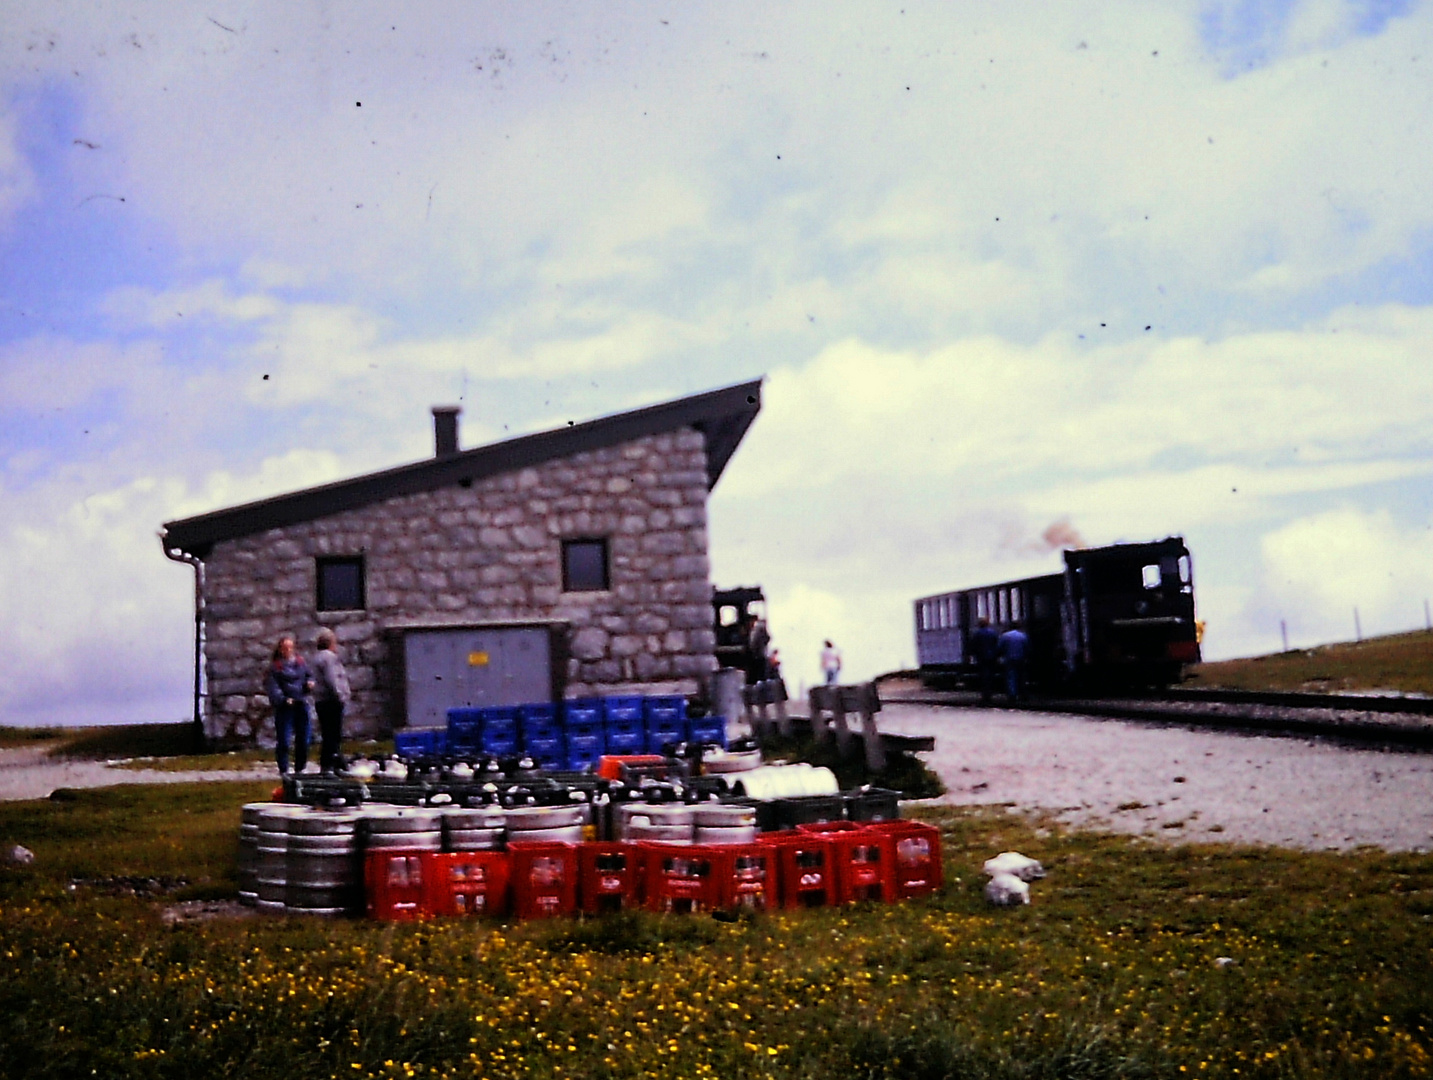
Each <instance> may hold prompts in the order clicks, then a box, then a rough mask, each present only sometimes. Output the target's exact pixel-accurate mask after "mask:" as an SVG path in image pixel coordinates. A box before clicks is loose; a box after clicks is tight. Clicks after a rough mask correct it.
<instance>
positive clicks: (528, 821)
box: [503, 803, 592, 844]
mask: <svg viewBox="0 0 1433 1080" xmlns="http://www.w3.org/2000/svg"><path fill="white" fill-rule="evenodd" d="M503 816H504V820H505V821H506V824H507V839H508V841H509V842H512V841H514V840H519V841H523V842H530V841H536V842H541V841H547V842H557V843H563V844H580V843H581V842H582V841H583V839H584V836H583V832H584V829H585V827H586V826H587V825H589V824H591V822H592V808H591V807H590V806H589V805H587V804H586V803H582V804H580V805H576V806H514V807H510V808H509V809H507V810H505V811H503Z"/></svg>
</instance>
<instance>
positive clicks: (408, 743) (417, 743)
mask: <svg viewBox="0 0 1433 1080" xmlns="http://www.w3.org/2000/svg"><path fill="white" fill-rule="evenodd" d="M446 735H447V732H444V731H441V730H439V729H437V728H414V729H410V730H408V731H395V732H394V733H393V749H394V751H395V752H396V753H397V754H398V756H399V757H405V758H415V757H430V756H432V755H435V754H441V753H444V752H445V749H446V746H447V738H446Z"/></svg>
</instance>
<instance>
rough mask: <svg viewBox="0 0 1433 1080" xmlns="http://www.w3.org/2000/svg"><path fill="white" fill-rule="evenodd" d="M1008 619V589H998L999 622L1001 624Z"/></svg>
mask: <svg viewBox="0 0 1433 1080" xmlns="http://www.w3.org/2000/svg"><path fill="white" fill-rule="evenodd" d="M1009 621H1010V590H1009V589H1001V590H1000V622H1001V623H1002V624H1004V623H1007V622H1009Z"/></svg>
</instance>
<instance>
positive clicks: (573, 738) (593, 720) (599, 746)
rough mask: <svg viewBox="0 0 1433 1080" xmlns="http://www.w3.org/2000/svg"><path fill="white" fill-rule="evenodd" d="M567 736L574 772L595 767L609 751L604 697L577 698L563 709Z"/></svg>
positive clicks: (564, 729)
mask: <svg viewBox="0 0 1433 1080" xmlns="http://www.w3.org/2000/svg"><path fill="white" fill-rule="evenodd" d="M562 719H563V733H564V735H565V736H566V738H567V767H568V768H569V769H571V770H573V771H574V772H585V771H587V770H589V769H592V768H595V767H596V765H597V761H598V759H599V758H600V757H602V755H603V754H605V753H606V752H607V740H606V723H605V721H604V713H603V704H602V699H601V698H574V699H572V700H571V701H567V702H564V703H563V706H562Z"/></svg>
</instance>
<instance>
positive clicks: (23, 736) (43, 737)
mask: <svg viewBox="0 0 1433 1080" xmlns="http://www.w3.org/2000/svg"><path fill="white" fill-rule="evenodd" d="M63 735H64V729H63V728H57V727H33V728H31V727H0V750H11V749H14V748H16V747H24V746H39V745H41V744H42V743H50V742H55V741H57V740H59V739H60V738H61V737H62V736H63Z"/></svg>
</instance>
